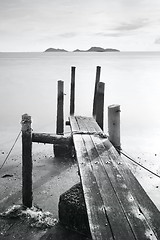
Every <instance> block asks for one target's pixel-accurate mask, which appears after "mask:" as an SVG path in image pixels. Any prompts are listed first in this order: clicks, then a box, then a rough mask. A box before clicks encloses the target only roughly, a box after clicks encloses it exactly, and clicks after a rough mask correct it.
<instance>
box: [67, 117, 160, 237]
mask: <svg viewBox="0 0 160 240" xmlns="http://www.w3.org/2000/svg"><path fill="white" fill-rule="evenodd" d="M70 123H71V129H72V134H73V142H74V146H75V150H76V157H77V162H78V166H79V170H80V178H81V182H82V187H83V193H84V198H85V203H86V208H87V214H88V221H89V226H90V231H91V236H92V239H93V240H95V239H97V240H98V239H101V240H102V239H103V240H105V239H110V240H115V239H116V240H117V239H118V240H124V239H130V240H135V239H136V240H147V239H155V240H156V239H157V240H158V239H160V212H159V211H158V209H157V208H156V206H155V205H154V204H153V202H152V201H151V200H150V198H149V197H148V195H147V194H146V193H145V191H144V190H143V188H142V187H141V185H140V184H139V182H138V181H137V179H136V178H135V177H134V176H133V174H132V173H131V171H130V170H129V168H128V166H127V165H126V164H125V162H124V161H123V159H122V158H121V157H120V155H119V154H118V152H117V151H116V149H115V148H114V147H113V145H112V144H111V143H110V141H109V139H108V138H107V137H106V136H105V135H104V133H103V132H102V130H101V128H100V127H99V126H98V124H97V123H96V121H95V120H94V119H93V118H88V117H80V116H78V117H76V116H71V117H70Z"/></svg>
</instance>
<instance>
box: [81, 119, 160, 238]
mask: <svg viewBox="0 0 160 240" xmlns="http://www.w3.org/2000/svg"><path fill="white" fill-rule="evenodd" d="M88 122H89V124H88V123H87V119H86V124H87V126H88V130H90V131H94V127H93V126H95V127H96V125H97V124H96V123H95V121H94V120H92V122H93V124H92V127H91V128H90V126H91V123H90V121H89V120H88ZM91 138H92V139H93V138H95V137H93V136H91ZM94 142H95V143H96V148H97V150H98V153H99V155H101V154H102V156H101V159H102V161H103V164H104V167H105V168H106V171H107V172H109V174H110V179H112V184H113V185H114V187H115V190H116V192H117V194H118V195H119V198H120V199H121V203H122V205H123V208H124V210H125V211H126V213H127V214H128V213H130V212H129V210H130V209H131V210H132V214H128V217H129V218H130V221H131V224H132V226H133V229H135V232H136V235H137V236H138V239H143V238H144V239H146V238H145V237H146V236H143V238H142V235H141V234H143V232H144V233H146V235H147V236H148V237H149V239H160V235H159V232H160V224H159V222H160V213H159V211H158V209H157V208H156V206H155V205H154V204H153V202H152V201H151V199H150V198H149V197H148V195H147V194H146V193H145V191H144V189H143V188H142V187H141V185H140V184H139V182H138V181H137V179H136V178H135V177H134V176H133V174H132V173H131V171H130V170H129V169H128V167H127V166H126V164H125V163H124V161H123V159H122V158H121V157H120V156H119V154H118V153H117V151H116V150H115V149H114V147H113V146H112V145H111V143H110V142H109V141H108V139H107V140H101V139H98V138H97V139H96V141H95V139H94ZM101 142H103V146H101ZM100 146H101V147H100ZM104 147H105V148H106V151H104ZM106 158H109V160H110V164H107V165H106V164H105V160H106ZM111 164H112V165H113V166H111ZM110 167H111V169H110V171H108V169H109V168H110ZM113 169H114V171H113ZM111 170H112V171H111ZM116 176H119V177H118V178H117V179H116ZM123 188H124V189H123ZM122 192H123V194H122ZM127 199H130V200H132V201H131V203H129V204H127V202H126V200H127ZM129 206H130V208H129ZM133 210H134V211H133ZM133 213H134V214H133ZM136 218H137V220H136ZM140 224H141V225H143V226H140Z"/></svg>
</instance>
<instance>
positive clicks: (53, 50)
mask: <svg viewBox="0 0 160 240" xmlns="http://www.w3.org/2000/svg"><path fill="white" fill-rule="evenodd" d="M45 52H68V51H67V50H65V49H59V48H48V49H47V50H45Z"/></svg>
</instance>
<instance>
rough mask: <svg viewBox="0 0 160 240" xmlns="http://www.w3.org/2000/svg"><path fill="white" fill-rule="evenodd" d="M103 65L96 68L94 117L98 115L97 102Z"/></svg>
mask: <svg viewBox="0 0 160 240" xmlns="http://www.w3.org/2000/svg"><path fill="white" fill-rule="evenodd" d="M100 74H101V67H100V66H97V68H96V80H95V88H94V98H93V113H92V115H93V117H94V118H95V116H96V104H97V85H98V83H99V81H100Z"/></svg>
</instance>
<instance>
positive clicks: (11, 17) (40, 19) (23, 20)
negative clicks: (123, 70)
mask: <svg viewBox="0 0 160 240" xmlns="http://www.w3.org/2000/svg"><path fill="white" fill-rule="evenodd" d="M92 46H97V47H103V48H116V49H119V50H121V51H160V0H0V51H1V52H4V51H7V52H10V51H13V52H17V51H19V52H26V51H27V52H28V51H29V52H30V51H34V52H36V51H44V50H46V49H47V48H50V47H53V48H64V49H66V50H69V51H73V50H75V49H77V48H78V49H84V50H86V49H89V48H90V47H92Z"/></svg>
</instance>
